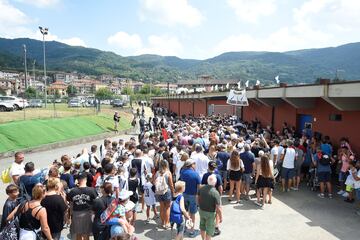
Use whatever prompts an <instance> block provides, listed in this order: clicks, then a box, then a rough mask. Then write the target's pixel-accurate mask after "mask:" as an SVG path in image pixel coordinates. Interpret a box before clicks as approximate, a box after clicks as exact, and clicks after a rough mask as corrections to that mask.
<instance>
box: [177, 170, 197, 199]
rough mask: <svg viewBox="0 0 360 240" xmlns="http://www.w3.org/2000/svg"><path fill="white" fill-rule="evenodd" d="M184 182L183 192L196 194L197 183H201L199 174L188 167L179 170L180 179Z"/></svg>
mask: <svg viewBox="0 0 360 240" xmlns="http://www.w3.org/2000/svg"><path fill="white" fill-rule="evenodd" d="M179 180H181V181H184V182H185V192H184V193H185V194H187V195H196V194H197V190H198V185H199V184H200V183H201V179H200V175H199V174H198V173H197V172H195V170H194V169H192V168H188V169H184V170H182V171H181V172H180V179H179Z"/></svg>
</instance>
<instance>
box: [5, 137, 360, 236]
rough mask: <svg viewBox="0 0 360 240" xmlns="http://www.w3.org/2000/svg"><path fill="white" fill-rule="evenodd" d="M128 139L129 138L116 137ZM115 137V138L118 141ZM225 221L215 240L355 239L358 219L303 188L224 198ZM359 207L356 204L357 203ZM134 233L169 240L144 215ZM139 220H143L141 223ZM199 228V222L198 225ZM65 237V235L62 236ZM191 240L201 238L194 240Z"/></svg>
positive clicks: (45, 157)
mask: <svg viewBox="0 0 360 240" xmlns="http://www.w3.org/2000/svg"><path fill="white" fill-rule="evenodd" d="M120 137H121V138H124V139H127V138H129V137H130V136H119V137H118V138H120ZM118 138H114V140H117V139H118ZM100 143H101V141H96V142H91V143H87V144H80V145H76V146H71V147H66V148H60V149H56V150H51V151H44V152H38V153H32V154H27V155H26V156H25V161H33V162H34V163H35V165H36V166H37V167H45V166H47V165H49V163H51V162H52V161H53V160H54V159H56V158H59V157H60V156H61V155H62V154H65V153H66V154H70V155H76V154H77V153H79V152H80V151H81V149H82V148H84V147H89V146H90V145H92V144H100ZM0 161H1V164H0V170H3V169H4V168H6V167H7V166H9V165H10V164H11V162H12V159H9V158H7V159H1V160H0ZM0 189H2V191H3V193H2V194H0V204H1V206H2V205H3V203H4V201H5V196H6V195H5V191H4V189H5V186H4V185H3V184H2V183H0ZM223 203H224V204H225V206H224V207H223V209H224V222H223V224H222V226H221V230H222V234H221V235H220V236H218V237H216V238H215V239H232V238H234V239H239V238H246V239H248V240H251V239H277V240H282V239H284V240H285V239H286V240H289V239H302V240H305V239H309V240H313V239H324V240H331V239H358V238H359V230H358V227H359V226H360V217H359V216H357V215H356V214H355V213H354V212H355V210H356V205H355V204H348V203H345V202H343V201H342V199H340V198H338V197H337V196H336V197H335V198H334V199H331V200H330V199H320V198H318V197H317V196H316V194H315V193H314V192H311V191H310V190H308V189H307V188H306V187H305V186H304V187H303V188H302V189H301V190H300V191H299V192H289V193H278V192H275V194H274V200H273V204H272V205H267V206H266V207H265V208H264V209H263V210H261V209H259V208H258V207H257V206H256V205H255V204H254V203H253V202H252V201H243V203H242V204H238V205H231V204H228V202H227V198H226V197H224V199H223ZM357 204H358V203H357ZM139 219H140V220H139V221H138V222H137V223H136V234H137V235H138V236H139V237H140V239H157V240H160V239H164V240H165V239H171V232H170V231H169V230H168V231H164V230H158V229H157V228H156V223H155V222H151V223H150V224H147V225H145V224H144V222H143V221H142V220H143V219H144V214H139ZM141 219H142V220H141ZM196 225H198V222H197V224H196ZM65 235H66V233H65ZM194 239H200V237H199V236H198V237H196V238H194Z"/></svg>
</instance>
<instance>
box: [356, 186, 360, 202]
mask: <svg viewBox="0 0 360 240" xmlns="http://www.w3.org/2000/svg"><path fill="white" fill-rule="evenodd" d="M355 195H356V198H357V200H360V188H357V189H355Z"/></svg>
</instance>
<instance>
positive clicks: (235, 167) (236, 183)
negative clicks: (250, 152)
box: [226, 150, 244, 203]
mask: <svg viewBox="0 0 360 240" xmlns="http://www.w3.org/2000/svg"><path fill="white" fill-rule="evenodd" d="M226 169H227V170H228V171H229V179H230V191H229V201H231V202H232V201H233V200H232V197H233V192H234V187H235V188H236V194H235V196H236V203H240V190H241V189H240V188H241V177H242V173H243V171H244V163H243V161H242V160H241V159H240V154H239V152H238V151H237V150H234V151H232V153H231V155H230V159H229V161H228V162H227V168H226Z"/></svg>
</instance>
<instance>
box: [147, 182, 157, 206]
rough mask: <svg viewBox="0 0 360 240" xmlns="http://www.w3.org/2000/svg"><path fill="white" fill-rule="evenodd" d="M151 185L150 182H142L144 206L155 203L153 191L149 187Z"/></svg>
mask: <svg viewBox="0 0 360 240" xmlns="http://www.w3.org/2000/svg"><path fill="white" fill-rule="evenodd" d="M152 186H153V185H152V184H151V182H146V183H145V184H144V200H145V204H146V206H153V205H155V203H156V200H155V193H154V192H153V190H152V189H151V187H152Z"/></svg>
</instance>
